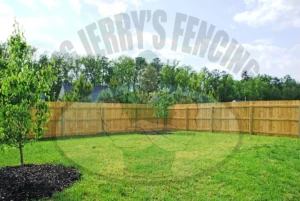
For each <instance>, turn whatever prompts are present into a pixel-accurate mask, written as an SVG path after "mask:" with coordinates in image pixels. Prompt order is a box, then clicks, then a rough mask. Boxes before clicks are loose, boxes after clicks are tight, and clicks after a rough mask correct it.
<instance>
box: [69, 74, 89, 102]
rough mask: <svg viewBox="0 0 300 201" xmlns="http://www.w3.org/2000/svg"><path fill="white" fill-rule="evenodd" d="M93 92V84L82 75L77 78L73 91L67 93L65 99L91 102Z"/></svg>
mask: <svg viewBox="0 0 300 201" xmlns="http://www.w3.org/2000/svg"><path fill="white" fill-rule="evenodd" d="M92 92H93V85H92V84H91V83H89V82H88V81H87V80H86V78H85V77H84V76H83V75H81V76H80V77H79V78H78V80H76V82H75V84H74V86H73V89H72V91H70V92H68V93H66V94H65V96H64V97H63V101H68V102H91V101H92V97H91V93H92Z"/></svg>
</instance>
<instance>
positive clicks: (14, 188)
mask: <svg viewBox="0 0 300 201" xmlns="http://www.w3.org/2000/svg"><path fill="white" fill-rule="evenodd" d="M80 176H81V175H80V173H79V172H78V171H77V170H76V169H75V168H69V167H64V166H61V165H49V164H45V165H24V166H17V167H4V168H0V200H14V201H17V200H32V199H40V198H44V197H51V196H52V194H53V193H55V192H58V191H62V190H63V189H65V188H67V187H69V186H71V185H72V184H73V183H74V182H75V181H77V180H78V179H80Z"/></svg>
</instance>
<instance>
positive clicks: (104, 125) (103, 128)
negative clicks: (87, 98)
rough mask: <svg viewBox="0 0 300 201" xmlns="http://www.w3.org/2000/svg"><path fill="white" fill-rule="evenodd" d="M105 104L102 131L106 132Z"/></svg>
mask: <svg viewBox="0 0 300 201" xmlns="http://www.w3.org/2000/svg"><path fill="white" fill-rule="evenodd" d="M104 107H105V106H103V107H102V133H106V122H105V109H104Z"/></svg>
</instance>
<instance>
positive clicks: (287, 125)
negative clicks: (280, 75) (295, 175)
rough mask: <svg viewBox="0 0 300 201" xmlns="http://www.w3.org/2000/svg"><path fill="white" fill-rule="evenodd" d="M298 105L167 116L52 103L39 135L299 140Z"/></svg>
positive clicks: (249, 105) (217, 107)
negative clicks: (192, 134)
mask: <svg viewBox="0 0 300 201" xmlns="http://www.w3.org/2000/svg"><path fill="white" fill-rule="evenodd" d="M299 105H300V101H257V102H239V103H206V104H180V105H175V106H173V107H171V108H169V114H168V117H167V118H160V119H159V120H158V123H157V119H156V118H155V117H154V116H153V114H154V113H153V110H152V107H151V105H142V104H101V103H62V102H51V103H50V106H51V107H50V108H51V113H52V114H51V117H50V122H49V123H48V124H47V127H48V130H47V132H46V133H45V135H44V137H60V136H76V135H93V134H100V133H121V132H144V131H145V132H146V131H156V130H157V129H158V130H188V131H210V132H237V133H249V134H262V135H276V136H288V137H300V129H299V126H300V106H299Z"/></svg>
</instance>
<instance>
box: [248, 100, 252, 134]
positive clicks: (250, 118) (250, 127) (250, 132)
mask: <svg viewBox="0 0 300 201" xmlns="http://www.w3.org/2000/svg"><path fill="white" fill-rule="evenodd" d="M252 129H253V106H250V117H249V134H252Z"/></svg>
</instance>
